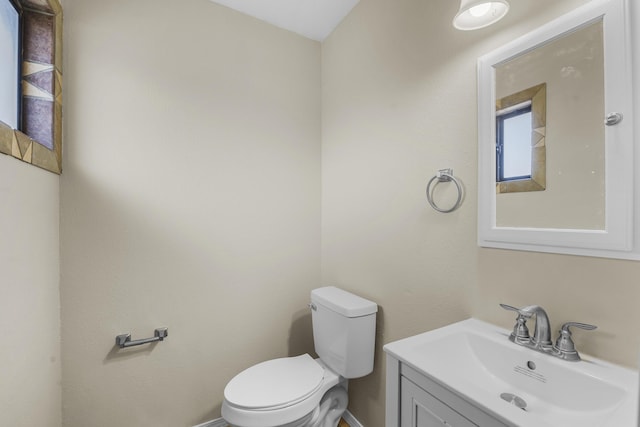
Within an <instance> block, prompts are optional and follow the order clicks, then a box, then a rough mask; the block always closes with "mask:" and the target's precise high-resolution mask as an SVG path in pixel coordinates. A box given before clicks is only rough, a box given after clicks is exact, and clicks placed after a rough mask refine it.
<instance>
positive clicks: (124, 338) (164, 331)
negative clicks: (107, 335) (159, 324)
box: [116, 328, 169, 348]
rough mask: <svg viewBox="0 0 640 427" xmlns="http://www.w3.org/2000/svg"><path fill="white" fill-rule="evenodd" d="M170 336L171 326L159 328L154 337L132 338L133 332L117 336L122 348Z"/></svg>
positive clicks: (118, 343)
mask: <svg viewBox="0 0 640 427" xmlns="http://www.w3.org/2000/svg"><path fill="white" fill-rule="evenodd" d="M168 336H169V328H157V329H156V330H155V331H154V333H153V337H151V338H143V339H140V340H134V341H132V340H131V333H126V334H120V335H118V336H117V337H116V345H117V346H118V347H120V348H127V347H134V346H137V345H142V344H149V343H152V342H157V341H164V339H165V338H166V337H168Z"/></svg>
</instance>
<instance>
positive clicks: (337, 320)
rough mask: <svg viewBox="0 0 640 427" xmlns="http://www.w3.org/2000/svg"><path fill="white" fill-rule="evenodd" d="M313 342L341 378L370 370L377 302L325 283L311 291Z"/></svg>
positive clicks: (365, 373) (366, 372)
mask: <svg viewBox="0 0 640 427" xmlns="http://www.w3.org/2000/svg"><path fill="white" fill-rule="evenodd" d="M311 308H312V311H311V313H312V314H311V316H312V322H313V342H314V344H315V349H316V353H318V356H320V359H321V360H322V361H323V362H324V363H325V364H326V365H327V366H329V367H330V368H331V369H332V370H333V371H334V372H336V373H338V374H339V375H341V376H343V377H344V378H359V377H363V376H365V375H367V374H370V373H371V371H373V354H374V344H375V338H376V313H377V311H378V305H377V304H376V303H374V302H371V301H369V300H366V299H364V298H361V297H359V296H357V295H354V294H352V293H350V292H347V291H344V290H342V289H339V288H336V287H334V286H328V287H324V288H319V289H314V290H312V291H311Z"/></svg>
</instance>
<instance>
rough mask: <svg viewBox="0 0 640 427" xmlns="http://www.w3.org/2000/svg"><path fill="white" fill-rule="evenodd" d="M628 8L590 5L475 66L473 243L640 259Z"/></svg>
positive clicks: (619, 1) (597, 1) (615, 1)
mask: <svg viewBox="0 0 640 427" xmlns="http://www.w3.org/2000/svg"><path fill="white" fill-rule="evenodd" d="M628 7H629V5H628V3H627V1H626V0H593V1H592V2H590V3H587V4H586V5H584V6H582V7H581V8H579V9H576V10H574V11H573V12H570V13H569V14H567V15H564V16H562V17H560V18H558V19H556V20H554V21H553V22H551V23H549V24H547V25H545V26H543V27H540V28H539V29H537V30H535V31H533V32H531V33H529V34H527V35H525V36H523V37H521V38H519V39H517V40H514V41H513V42H511V43H509V44H507V45H505V46H503V47H501V48H499V49H497V50H495V51H493V52H491V53H489V54H487V55H485V56H483V57H481V58H480V59H479V60H478V143H479V147H478V150H479V151H478V173H479V176H478V187H479V188H478V244H479V245H480V246H484V247H496V248H504V249H519V250H532V251H539V252H554V253H566V254H576V255H589V256H602V257H613V258H627V259H640V251H638V248H636V247H635V246H636V241H637V240H638V239H637V238H636V237H635V236H636V235H637V231H638V230H637V229H635V230H634V223H635V222H636V218H637V212H635V211H634V179H635V177H634V140H633V138H634V135H633V128H634V126H633V124H634V120H635V116H634V114H633V111H632V106H633V92H632V82H633V74H632V62H633V58H632V48H631V43H632V40H631V37H630V34H631V33H630V30H631V26H630V25H629V20H630V19H631V15H630V13H629V10H628ZM541 93H542V94H543V95H544V96H543V95H541ZM511 122H513V123H511ZM605 122H606V123H605ZM518 123H520V124H518ZM518 126H519V127H520V130H518ZM509 147H520V148H517V150H516V148H513V149H511V148H509ZM505 151H506V152H509V151H511V152H514V151H517V153H516V154H510V155H505ZM514 159H516V160H514ZM518 159H519V160H518ZM517 161H518V162H520V163H523V164H525V166H527V163H528V165H529V166H530V167H524V168H522V167H519V168H515V167H514V169H516V170H518V172H517V173H513V174H512V175H513V176H511V175H509V174H505V173H503V172H504V171H505V170H509V162H513V163H515V162H517ZM636 228H637V227H636Z"/></svg>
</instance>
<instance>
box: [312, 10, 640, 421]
mask: <svg viewBox="0 0 640 427" xmlns="http://www.w3.org/2000/svg"><path fill="white" fill-rule="evenodd" d="M583 3H585V1H583V0H564V1H557V0H544V1H538V2H515V1H514V2H511V12H510V14H509V15H508V16H507V18H506V19H504V20H503V21H501V22H500V23H498V24H497V25H495V26H493V27H490V28H487V29H483V30H479V31H475V32H461V31H456V30H454V28H453V27H452V26H451V22H450V19H451V18H452V17H453V16H454V14H455V13H456V10H457V9H456V8H457V6H458V4H456V2H453V1H442V2H440V1H438V2H436V1H424V0H397V1H393V2H390V1H387V0H362V1H361V2H360V3H359V5H358V6H356V8H355V9H354V10H353V11H352V13H351V14H350V15H349V16H348V17H347V19H346V20H345V21H344V22H343V23H342V24H341V25H340V26H339V27H338V29H337V30H336V31H335V32H334V33H333V34H332V35H331V36H330V37H329V38H328V39H327V40H326V41H325V42H324V43H323V47H322V55H323V57H322V87H323V90H322V95H323V109H322V114H323V123H322V132H323V139H322V185H323V190H322V197H323V198H322V279H323V283H332V284H335V285H338V286H343V287H345V288H346V289H349V290H351V291H354V292H356V293H359V294H362V295H363V296H365V297H367V298H370V299H372V300H374V301H377V302H378V303H379V304H380V306H381V312H380V319H379V331H378V352H377V354H376V368H375V371H374V373H373V374H372V375H371V376H369V377H367V378H364V379H360V380H355V381H352V383H351V389H350V396H351V403H350V409H351V411H352V412H353V413H354V414H355V415H356V417H357V418H358V419H359V420H360V421H361V422H362V423H363V424H364V425H365V426H367V427H382V426H383V424H384V421H383V420H384V387H383V385H384V369H383V367H384V355H383V353H382V351H381V346H382V344H383V343H387V342H390V341H393V340H396V339H399V338H403V337H406V336H409V335H412V334H415V333H418V332H423V331H426V330H430V329H433V328H436V327H439V326H442V325H444V324H447V323H451V322H454V321H457V320H462V319H464V318H467V317H469V316H475V317H478V318H480V319H484V320H488V321H491V322H493V323H495V324H498V325H501V326H503V327H506V328H509V327H511V326H512V325H513V321H514V316H513V315H512V313H508V312H506V311H503V310H502V309H500V308H499V307H498V304H499V303H501V302H503V303H508V304H512V305H520V306H524V305H527V304H535V303H537V304H540V305H542V306H544V307H546V308H547V309H548V312H549V316H550V318H551V320H552V323H553V327H554V329H555V328H556V327H559V326H560V324H561V323H562V322H565V321H570V320H575V321H582V322H590V323H594V324H597V325H598V326H599V329H598V330H597V331H594V332H582V331H578V332H576V333H575V337H576V341H577V345H578V348H580V349H582V350H583V351H584V352H587V353H591V354H593V355H596V356H598V357H602V358H604V359H608V360H610V361H613V362H617V363H621V364H624V365H629V366H635V365H636V363H637V356H636V354H637V349H638V347H639V346H640V337H638V334H637V333H635V332H633V331H635V329H634V325H637V324H638V323H639V322H640V312H639V311H638V310H637V309H636V305H637V301H638V300H640V286H639V285H638V280H637V278H638V277H640V263H637V262H627V261H617V260H603V259H596V258H587V257H572V256H561V255H551V254H536V253H529V252H516V251H502V250H494V249H481V248H478V247H477V245H476V232H477V230H476V215H477V113H476V109H477V104H476V102H477V98H476V60H477V58H478V57H479V56H481V55H483V54H486V53H488V52H490V51H492V50H494V49H496V48H498V47H499V46H501V45H503V44H505V43H507V42H509V41H511V40H513V39H514V38H515V37H517V36H520V35H522V34H525V33H526V32H528V31H531V30H533V29H534V28H536V27H538V26H539V25H541V24H543V23H545V22H548V21H550V20H551V19H553V18H555V17H557V16H559V15H561V14H562V13H565V12H567V11H569V10H571V9H572V8H574V7H576V6H578V5H580V4H583ZM447 167H452V168H453V169H454V174H455V175H456V176H457V177H459V178H460V180H461V181H462V182H463V183H464V186H465V189H466V197H465V199H464V203H463V205H462V207H461V208H460V209H459V210H458V211H456V212H454V213H451V214H439V213H437V212H435V211H434V210H433V209H431V208H430V207H429V206H428V204H427V202H426V199H425V196H424V187H425V184H426V183H427V181H428V180H429V179H430V178H431V177H432V176H433V175H435V173H436V171H437V170H438V169H440V168H447ZM442 190H443V191H442V192H443V193H444V192H446V191H449V192H451V191H453V189H448V190H446V189H445V188H443V189H442Z"/></svg>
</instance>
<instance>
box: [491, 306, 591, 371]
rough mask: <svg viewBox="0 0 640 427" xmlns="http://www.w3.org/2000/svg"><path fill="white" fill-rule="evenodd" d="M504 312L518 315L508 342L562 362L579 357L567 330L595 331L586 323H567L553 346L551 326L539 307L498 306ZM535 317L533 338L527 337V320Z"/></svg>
mask: <svg viewBox="0 0 640 427" xmlns="http://www.w3.org/2000/svg"><path fill="white" fill-rule="evenodd" d="M500 307H502V308H504V309H505V310H509V311H515V312H516V313H518V318H517V319H516V325H515V326H514V327H513V332H511V335H509V340H510V341H512V342H514V343H516V344H518V345H522V346H524V347H528V348H531V349H533V350H536V351H539V352H541V353H546V354H550V355H552V356H555V357H559V358H560V359H564V360H572V361H578V360H580V355H579V354H578V351H577V350H576V349H575V345H574V343H573V340H572V339H571V331H570V330H569V328H570V327H571V326H575V327H577V328H581V329H585V330H593V329H596V326H593V325H587V324H586V323H575V322H569V323H565V324H564V325H562V328H561V329H560V331H559V333H560V335H559V336H558V339H557V340H556V343H555V345H554V344H552V343H551V326H550V324H549V316H547V313H546V312H545V311H544V309H543V308H542V307H540V306H539V305H530V306H527V307H524V308H516V307H512V306H510V305H506V304H500ZM534 315H535V316H536V325H535V329H534V333H533V337H530V336H529V329H528V328H527V320H529V319H531V318H532V317H533V316H534Z"/></svg>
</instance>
